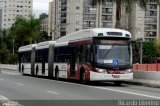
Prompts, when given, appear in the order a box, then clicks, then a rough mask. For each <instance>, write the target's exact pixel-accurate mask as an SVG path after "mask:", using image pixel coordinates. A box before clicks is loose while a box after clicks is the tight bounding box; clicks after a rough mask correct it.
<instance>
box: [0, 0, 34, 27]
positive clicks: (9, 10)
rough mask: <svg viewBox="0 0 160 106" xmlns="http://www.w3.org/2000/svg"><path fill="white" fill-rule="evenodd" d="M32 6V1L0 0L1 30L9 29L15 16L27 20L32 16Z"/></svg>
mask: <svg viewBox="0 0 160 106" xmlns="http://www.w3.org/2000/svg"><path fill="white" fill-rule="evenodd" d="M32 5H33V1H32V0H0V16H1V14H2V18H0V19H1V20H0V22H1V28H4V29H7V28H10V27H11V26H12V25H13V24H14V22H15V18H16V17H17V16H22V17H25V18H28V17H29V16H30V15H32V7H33V6H32ZM1 11H2V12H1Z"/></svg>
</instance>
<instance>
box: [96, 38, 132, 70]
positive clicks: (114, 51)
mask: <svg viewBox="0 0 160 106" xmlns="http://www.w3.org/2000/svg"><path fill="white" fill-rule="evenodd" d="M95 49H96V50H95V63H96V64H97V65H100V66H102V65H103V66H104V67H116V68H119V67H125V66H130V65H131V48H130V44H129V43H128V40H100V41H98V42H97V43H96V48H95Z"/></svg>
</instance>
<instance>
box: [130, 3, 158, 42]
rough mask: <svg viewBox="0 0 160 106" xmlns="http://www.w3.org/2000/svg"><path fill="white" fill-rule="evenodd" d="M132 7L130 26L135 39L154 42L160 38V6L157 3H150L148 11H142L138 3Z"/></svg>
mask: <svg viewBox="0 0 160 106" xmlns="http://www.w3.org/2000/svg"><path fill="white" fill-rule="evenodd" d="M132 6H133V7H132V12H131V15H130V21H129V25H130V30H131V33H132V36H133V39H134V40H137V39H142V40H143V41H152V40H155V39H156V38H160V35H159V34H160V30H159V24H160V21H159V20H160V18H159V16H160V15H159V12H160V11H159V6H158V5H157V4H156V3H155V2H149V3H148V4H147V8H146V9H142V8H141V7H140V6H139V4H137V3H134V4H132Z"/></svg>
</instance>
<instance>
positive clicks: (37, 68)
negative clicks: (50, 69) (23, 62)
mask: <svg viewBox="0 0 160 106" xmlns="http://www.w3.org/2000/svg"><path fill="white" fill-rule="evenodd" d="M38 71H39V67H38V65H37V66H36V77H37V76H38Z"/></svg>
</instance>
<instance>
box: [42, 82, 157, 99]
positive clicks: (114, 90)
mask: <svg viewBox="0 0 160 106" xmlns="http://www.w3.org/2000/svg"><path fill="white" fill-rule="evenodd" d="M41 80H46V81H51V82H53V81H55V82H60V83H64V84H70V85H78V86H83V87H90V88H96V89H103V90H108V91H113V92H119V93H126V94H131V95H136V96H142V97H148V98H154V99H160V97H157V96H152V95H146V94H141V93H135V92H128V91H124V90H116V89H110V88H103V87H94V86H88V85H82V84H76V83H70V82H63V81H56V80H47V79H41ZM49 92H50V93H51V92H52V91H49ZM49 92H48V93H49ZM53 93H54V92H53Z"/></svg>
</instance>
